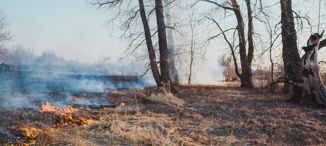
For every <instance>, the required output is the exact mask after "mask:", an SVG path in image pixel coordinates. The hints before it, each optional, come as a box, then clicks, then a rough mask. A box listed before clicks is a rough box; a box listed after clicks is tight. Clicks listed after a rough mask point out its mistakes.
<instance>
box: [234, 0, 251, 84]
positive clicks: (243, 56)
mask: <svg viewBox="0 0 326 146" xmlns="http://www.w3.org/2000/svg"><path fill="white" fill-rule="evenodd" d="M231 2H232V7H233V12H234V14H235V16H236V19H237V22H238V26H237V31H238V37H239V54H240V62H241V71H242V74H241V76H240V80H241V87H242V88H253V83H252V71H251V65H250V64H249V63H251V61H249V60H248V59H250V58H249V57H247V50H246V39H245V33H244V22H243V17H242V15H241V10H240V7H239V5H238V3H237V1H236V0H231ZM251 51H253V50H251ZM250 53H251V52H250ZM252 53H253V52H252Z"/></svg>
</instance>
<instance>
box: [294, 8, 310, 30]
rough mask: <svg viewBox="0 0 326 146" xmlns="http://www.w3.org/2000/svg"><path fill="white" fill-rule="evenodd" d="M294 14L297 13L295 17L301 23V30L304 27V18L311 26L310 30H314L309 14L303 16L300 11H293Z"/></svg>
mask: <svg viewBox="0 0 326 146" xmlns="http://www.w3.org/2000/svg"><path fill="white" fill-rule="evenodd" d="M292 12H293V14H294V15H295V16H294V17H293V18H295V19H296V20H297V22H298V24H299V27H300V30H302V29H303V21H302V19H303V20H305V21H306V22H307V24H308V25H309V26H310V32H312V25H311V23H310V18H309V17H308V16H301V15H300V14H299V13H297V12H295V11H293V10H292Z"/></svg>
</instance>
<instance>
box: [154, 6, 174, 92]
mask: <svg viewBox="0 0 326 146" xmlns="http://www.w3.org/2000/svg"><path fill="white" fill-rule="evenodd" d="M155 12H156V21H157V31H158V40H159V50H160V67H161V79H162V82H163V84H164V86H165V88H166V89H167V91H168V92H170V87H171V78H170V67H169V50H168V48H167V41H166V26H165V22H164V13H163V2H162V0H155Z"/></svg>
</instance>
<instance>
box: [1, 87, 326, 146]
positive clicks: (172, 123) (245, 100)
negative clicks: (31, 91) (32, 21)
mask: <svg viewBox="0 0 326 146" xmlns="http://www.w3.org/2000/svg"><path fill="white" fill-rule="evenodd" d="M178 91H179V93H178V94H176V97H179V98H180V99H182V100H183V101H184V103H183V106H182V105H178V104H175V105H174V104H166V103H164V104H163V103H162V102H155V101H154V102H153V101H150V100H147V99H146V97H148V96H149V94H150V92H151V91H150V89H146V90H133V91H108V92H109V93H108V100H110V101H112V102H115V103H117V107H105V108H99V109H88V108H66V109H60V108H57V107H53V106H51V105H43V106H40V108H39V109H19V110H8V109H2V110H0V115H1V117H0V145H1V144H2V145H6V144H35V145H78V146H80V145H85V146H86V145H234V146H238V145H239V146H242V145H314V146H316V145H326V109H319V108H309V107H303V106H300V105H297V104H291V103H287V102H285V101H286V100H287V96H286V95H282V94H276V93H273V94H272V93H267V92H266V91H263V90H259V89H256V90H251V91H249V90H240V89H237V88H230V87H216V86H184V87H178Z"/></svg>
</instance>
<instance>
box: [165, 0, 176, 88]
mask: <svg viewBox="0 0 326 146" xmlns="http://www.w3.org/2000/svg"><path fill="white" fill-rule="evenodd" d="M164 3H165V5H167V4H170V3H171V0H164ZM165 13H166V14H167V16H166V17H165V18H166V24H167V25H168V26H172V25H173V22H172V13H171V7H169V6H167V7H166V12H165ZM166 31H167V42H168V49H169V60H170V62H169V63H170V76H171V80H172V81H173V83H175V84H178V83H179V75H178V71H177V68H176V62H175V56H174V55H175V46H174V38H173V31H172V29H167V30H166Z"/></svg>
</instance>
